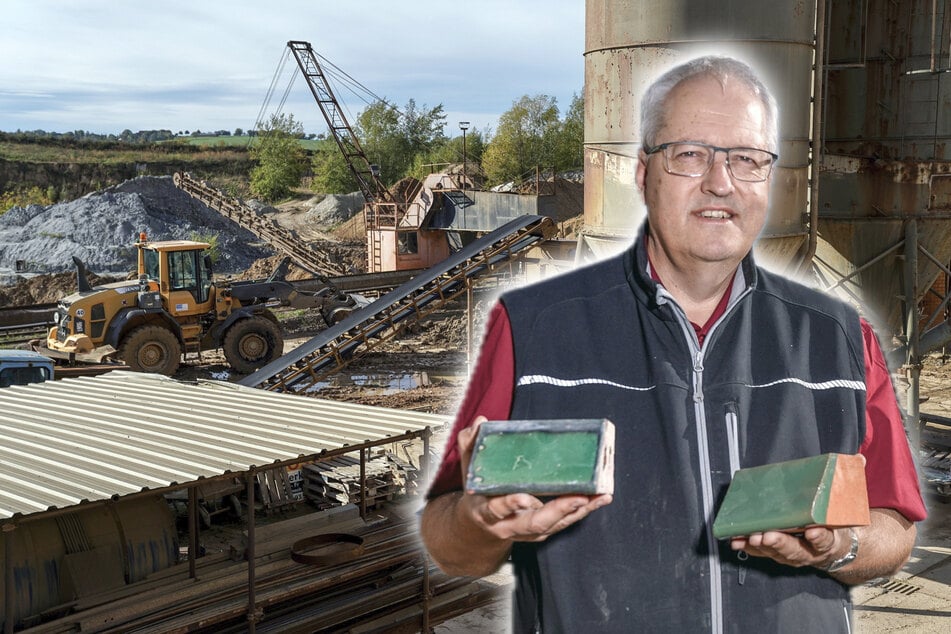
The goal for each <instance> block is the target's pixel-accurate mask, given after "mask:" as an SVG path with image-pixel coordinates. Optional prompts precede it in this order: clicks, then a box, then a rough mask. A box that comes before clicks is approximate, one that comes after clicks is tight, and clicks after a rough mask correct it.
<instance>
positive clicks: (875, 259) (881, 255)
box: [825, 240, 907, 291]
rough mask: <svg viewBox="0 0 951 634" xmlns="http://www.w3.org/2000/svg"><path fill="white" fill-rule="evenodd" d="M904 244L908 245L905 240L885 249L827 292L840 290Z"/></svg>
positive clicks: (830, 287) (827, 289)
mask: <svg viewBox="0 0 951 634" xmlns="http://www.w3.org/2000/svg"><path fill="white" fill-rule="evenodd" d="M903 244H906V241H905V240H899V241H898V243H896V244H893V245H892V246H890V247H888V248H887V249H885V250H884V251H882V252H881V253H879V254H878V255H876V256H875V257H874V258H872V259H871V260H869V261H868V262H866V263H865V264H863V265H862V266H860V267H858V268H857V269H855V270H854V271H852V272H851V273H849V274H848V275H846V276H845V277H843V278H842V279H840V280H838V281H837V282H836V283H835V284H833V285H832V286H829V287H828V288H826V289H825V290H826V291H831V290H832V289H834V288H838V287H839V286H842V285H843V284H845V283H846V282H848V281H849V280H851V279H852V278H853V277H855V276H856V275H858V274H859V273H861V272H862V271H864V270H865V269H867V268H869V267H870V266H872V265H873V264H875V263H876V262H878V261H879V260H881V259H882V258H884V257H886V256H887V255H888V254H889V253H891V252H892V251H895V250H896V249H898V248H900V247H901V246H902V245H903ZM906 251H907V248H906Z"/></svg>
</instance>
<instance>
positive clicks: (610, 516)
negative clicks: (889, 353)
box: [420, 57, 925, 633]
mask: <svg viewBox="0 0 951 634" xmlns="http://www.w3.org/2000/svg"><path fill="white" fill-rule="evenodd" d="M641 111H642V112H641V118H642V121H641V130H642V134H643V147H642V149H641V151H640V153H639V157H638V159H639V162H638V166H637V174H636V178H637V185H638V188H639V189H640V190H641V192H642V193H643V196H644V200H645V202H646V206H647V221H646V222H645V224H644V227H643V228H642V230H641V234H640V235H639V236H638V237H637V238H636V239H635V241H634V243H633V245H632V246H631V248H630V249H629V250H628V251H627V252H625V253H624V254H622V255H621V256H619V257H615V258H611V259H608V260H605V261H603V262H600V263H597V264H594V265H591V266H588V267H584V268H581V269H578V270H576V271H573V272H571V273H568V274H566V275H563V276H560V277H557V278H554V279H550V280H546V281H544V282H541V283H538V284H534V285H531V286H527V287H525V288H522V289H519V290H516V291H512V292H509V293H506V294H505V295H503V297H502V298H501V301H500V305H499V306H497V307H496V308H495V309H494V312H493V313H492V316H491V319H490V323H489V325H488V327H487V332H486V337H485V341H484V343H483V349H482V353H481V355H480V360H479V364H478V367H477V369H476V372H475V374H474V376H473V378H472V381H471V383H470V386H469V391H468V393H467V395H466V399H465V401H464V402H463V405H462V407H461V409H460V412H459V416H458V417H457V421H456V428H455V429H454V433H453V437H452V439H451V440H450V442H449V443H448V445H447V450H446V454H445V457H444V462H443V465H442V468H441V469H440V472H439V474H438V475H437V477H436V480H435V481H434V483H433V486H432V488H431V490H430V493H429V500H428V502H427V505H426V508H425V510H424V512H423V515H422V519H421V527H420V528H421V533H422V536H423V539H424V542H425V543H426V546H427V548H428V549H429V551H430V553H431V555H432V557H433V559H434V560H435V561H436V562H437V564H439V565H440V567H442V568H443V569H444V570H446V571H447V572H449V573H453V574H459V575H483V574H486V573H489V572H491V571H493V570H495V569H496V568H497V567H498V566H499V565H501V564H502V563H503V562H504V561H505V560H506V559H507V558H509V557H511V560H512V562H513V565H514V570H515V575H516V594H515V598H514V601H513V622H514V631H516V632H535V631H544V632H787V631H788V632H796V633H799V632H822V633H829V632H849V631H850V629H849V628H850V626H849V620H850V602H849V594H848V585H851V584H856V583H862V582H864V581H867V580H869V579H873V578H876V577H880V576H885V575H890V574H893V573H894V572H895V571H897V570H898V569H899V568H900V567H901V566H902V564H903V563H904V561H905V560H906V559H907V557H908V555H909V553H910V552H911V548H912V545H913V543H914V539H915V527H914V524H913V522H915V521H918V520H921V519H923V518H924V517H925V510H924V505H923V503H922V500H921V496H920V493H919V491H918V485H917V477H916V475H915V471H914V467H913V463H912V460H911V455H910V452H909V449H908V445H907V442H906V440H905V436H904V431H903V428H902V424H901V418H900V415H899V412H898V408H897V403H896V401H895V396H894V392H893V390H892V386H891V382H890V378H889V375H888V371H887V369H886V367H885V364H884V361H883V359H882V354H881V350H880V348H879V346H878V343H877V341H876V339H875V336H874V334H873V333H872V332H871V330H870V328H869V327H868V325H867V324H866V323H865V322H862V321H860V319H859V318H858V316H857V315H856V314H855V312H854V311H853V310H852V309H850V308H848V307H846V306H845V305H843V304H841V303H840V302H838V301H836V300H833V299H831V298H829V297H827V296H825V295H822V294H820V293H818V292H815V291H812V290H809V289H806V288H805V287H802V286H800V285H798V284H795V283H792V282H790V281H788V280H785V279H784V278H782V277H779V276H776V275H772V274H769V273H767V272H765V271H763V270H762V269H759V268H757V267H756V266H755V264H754V262H753V260H752V257H751V248H752V245H753V242H754V240H755V238H756V236H757V235H758V234H759V232H760V230H761V228H762V227H763V223H764V221H765V218H766V210H767V202H768V201H767V198H768V196H767V195H768V190H769V178H770V176H771V173H772V167H773V163H774V161H775V159H776V158H777V156H776V151H777V147H778V133H777V114H776V106H775V102H774V100H773V98H772V97H771V96H770V94H769V93H768V91H767V90H766V88H765V87H764V86H763V84H762V83H761V82H760V80H759V79H758V78H757V77H756V76H755V75H754V74H753V73H752V71H751V70H750V69H749V67H747V66H746V65H745V64H742V63H740V62H737V61H735V60H732V59H729V58H720V57H707V58H700V59H697V60H694V61H692V62H689V63H687V64H684V65H682V66H679V67H677V68H675V69H673V70H671V71H669V72H668V73H667V74H665V75H664V76H662V77H661V78H660V79H659V80H658V81H657V82H655V84H654V85H653V86H651V87H650V88H649V89H648V91H647V92H646V93H645V95H644V98H643V101H642V108H641ZM482 417H489V418H493V419H495V418H501V419H505V418H512V419H521V418H551V419H555V418H572V417H575V418H608V419H610V420H612V421H613V422H614V424H615V426H616V456H617V457H616V467H615V479H616V485H615V492H614V496H613V499H612V497H611V496H595V497H590V498H588V497H583V496H563V497H558V498H555V499H551V500H547V501H545V502H543V501H541V500H539V499H536V498H534V497H532V496H530V495H526V494H514V495H505V496H498V497H491V498H487V497H483V496H479V495H474V494H468V493H465V492H463V491H461V488H462V472H463V470H464V466H465V465H466V463H467V461H468V457H469V454H470V452H471V448H472V443H473V439H474V436H475V431H476V428H477V425H478V423H479V422H481V420H484V418H482ZM473 423H474V424H473ZM827 452H839V453H850V454H853V453H862V454H863V455H864V456H865V458H866V475H867V479H868V489H869V501H870V506H871V507H872V509H871V517H872V523H871V525H870V526H859V527H852V528H839V529H835V530H830V529H826V528H823V527H812V528H808V529H806V530H805V531H804V532H802V533H800V534H788V533H782V532H765V533H760V534H754V535H749V536H747V537H745V538H737V539H733V540H725V541H722V542H721V541H718V540H716V539H715V538H714V537H713V534H712V523H713V518H714V516H715V513H716V509H717V507H718V505H719V502H720V501H721V500H722V497H723V494H724V492H725V490H726V487H727V486H728V484H729V482H730V479H731V476H732V473H733V472H734V471H735V470H736V469H738V468H741V467H749V466H756V465H761V464H767V463H771V462H779V461H782V460H789V459H794V458H800V457H804V456H809V455H816V454H820V453H827Z"/></svg>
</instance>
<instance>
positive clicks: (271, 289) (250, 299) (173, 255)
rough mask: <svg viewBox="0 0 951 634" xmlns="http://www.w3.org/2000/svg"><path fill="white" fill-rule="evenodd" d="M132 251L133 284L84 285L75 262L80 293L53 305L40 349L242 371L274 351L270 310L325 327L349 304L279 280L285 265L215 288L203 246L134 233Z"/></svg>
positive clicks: (168, 367) (146, 367)
mask: <svg viewBox="0 0 951 634" xmlns="http://www.w3.org/2000/svg"><path fill="white" fill-rule="evenodd" d="M135 246H136V248H137V250H138V280H136V281H125V282H115V283H112V284H105V285H103V286H98V287H96V288H92V287H90V285H89V283H88V282H87V281H86V271H85V266H84V265H83V263H82V262H81V261H80V260H79V259H78V258H74V261H75V262H76V266H77V277H78V279H79V289H78V291H77V292H76V293H74V294H72V295H70V296H68V297H65V298H63V299H61V300H60V302H59V305H58V307H57V310H56V314H55V315H54V322H55V325H54V326H53V327H52V328H50V330H49V333H48V335H47V338H46V346H45V347H43V348H40V349H39V351H40V352H43V353H44V354H47V355H49V356H52V357H54V358H64V359H69V360H70V361H75V360H84V361H97V362H98V361H101V360H102V359H104V358H106V357H109V356H112V355H117V356H118V357H119V359H121V360H122V361H124V362H125V363H126V365H128V366H129V367H131V368H132V369H133V370H138V371H143V372H158V373H161V374H166V375H170V374H173V373H174V372H175V370H176V369H177V368H178V366H179V363H180V362H181V357H182V353H183V352H186V353H187V352H200V351H201V350H208V349H214V348H222V349H223V350H224V354H225V357H226V359H227V360H228V363H229V364H230V365H231V367H233V368H234V369H235V370H236V371H238V372H242V373H250V372H253V371H254V370H256V369H257V368H259V367H261V366H263V365H265V364H267V363H269V362H270V361H272V360H274V359H276V358H278V357H280V356H281V354H282V353H283V348H284V339H283V335H282V333H281V329H280V326H279V325H278V322H277V319H276V318H275V316H274V314H273V313H272V312H271V310H270V308H271V307H275V306H292V307H295V308H315V309H318V310H320V313H321V315H322V316H323V318H324V320H325V321H327V323H328V324H332V323H334V322H335V321H336V320H337V319H338V318H339V317H340V316H341V315H340V314H339V312H338V311H343V312H344V313H347V312H349V310H350V309H351V307H352V306H353V300H352V298H350V297H349V296H347V295H343V294H341V293H339V292H337V291H336V289H334V288H333V287H324V288H322V289H318V290H303V289H300V288H297V287H296V286H295V285H294V284H292V283H290V282H288V281H286V280H284V279H283V276H284V272H285V271H286V265H287V260H286V259H285V260H284V261H283V262H282V263H281V265H280V266H279V267H278V268H277V269H276V270H275V271H274V273H273V274H272V275H271V276H270V277H269V278H268V279H266V280H256V281H239V282H224V283H221V282H215V281H214V280H213V278H212V266H211V257H210V256H209V254H208V249H209V246H210V245H209V244H207V243H204V242H192V241H186V240H176V241H164V242H150V241H148V239H147V237H146V235H145V234H144V233H143V234H141V235H140V236H139V240H138V241H137V242H136V244H135Z"/></svg>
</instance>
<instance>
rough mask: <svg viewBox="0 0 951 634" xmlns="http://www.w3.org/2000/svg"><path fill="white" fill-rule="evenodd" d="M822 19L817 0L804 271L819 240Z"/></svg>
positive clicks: (801, 268)
mask: <svg viewBox="0 0 951 634" xmlns="http://www.w3.org/2000/svg"><path fill="white" fill-rule="evenodd" d="M825 22H826V3H825V0H818V3H817V5H816V50H815V53H814V55H815V58H814V59H815V68H814V69H813V82H812V85H813V88H812V95H813V100H812V156H811V161H810V163H811V165H810V171H811V174H810V175H809V181H810V183H809V239H808V240H807V242H806V249H805V252H804V253H803V255H802V259H801V260H800V262H799V264H798V269H799V271H800V272H801V273H805V272H806V271H807V270H808V269H809V266H810V264H812V258H813V256H815V254H816V247H817V245H818V243H819V168H820V165H821V163H822V148H823V138H822V134H823V129H822V117H823V107H824V105H823V104H824V100H823V95H824V93H823V86H824V85H825V59H824V55H825V42H826V34H825V28H826V27H825Z"/></svg>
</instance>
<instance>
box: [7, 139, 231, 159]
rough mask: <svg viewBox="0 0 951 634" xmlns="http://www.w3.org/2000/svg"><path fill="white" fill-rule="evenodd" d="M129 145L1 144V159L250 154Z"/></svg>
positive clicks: (212, 149) (133, 157)
mask: <svg viewBox="0 0 951 634" xmlns="http://www.w3.org/2000/svg"><path fill="white" fill-rule="evenodd" d="M160 147H161V148H162V149H161V150H159V149H157V148H156V147H153V146H148V145H144V146H132V145H130V146H127V147H123V148H121V149H114V148H109V149H95V148H89V147H84V148H76V147H62V146H54V145H41V144H36V143H16V142H11V141H0V158H2V159H6V160H8V161H19V162H24V163H79V164H84V163H96V164H100V165H101V164H106V165H108V164H116V163H136V162H173V161H174V162H183V163H186V162H194V161H202V160H244V159H246V158H247V153H246V152H245V151H243V150H239V149H238V148H236V147H227V146H221V147H209V148H207V149H199V150H198V151H195V150H194V149H186V148H182V150H180V151H176V150H175V148H174V147H173V146H171V145H165V146H160Z"/></svg>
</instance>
